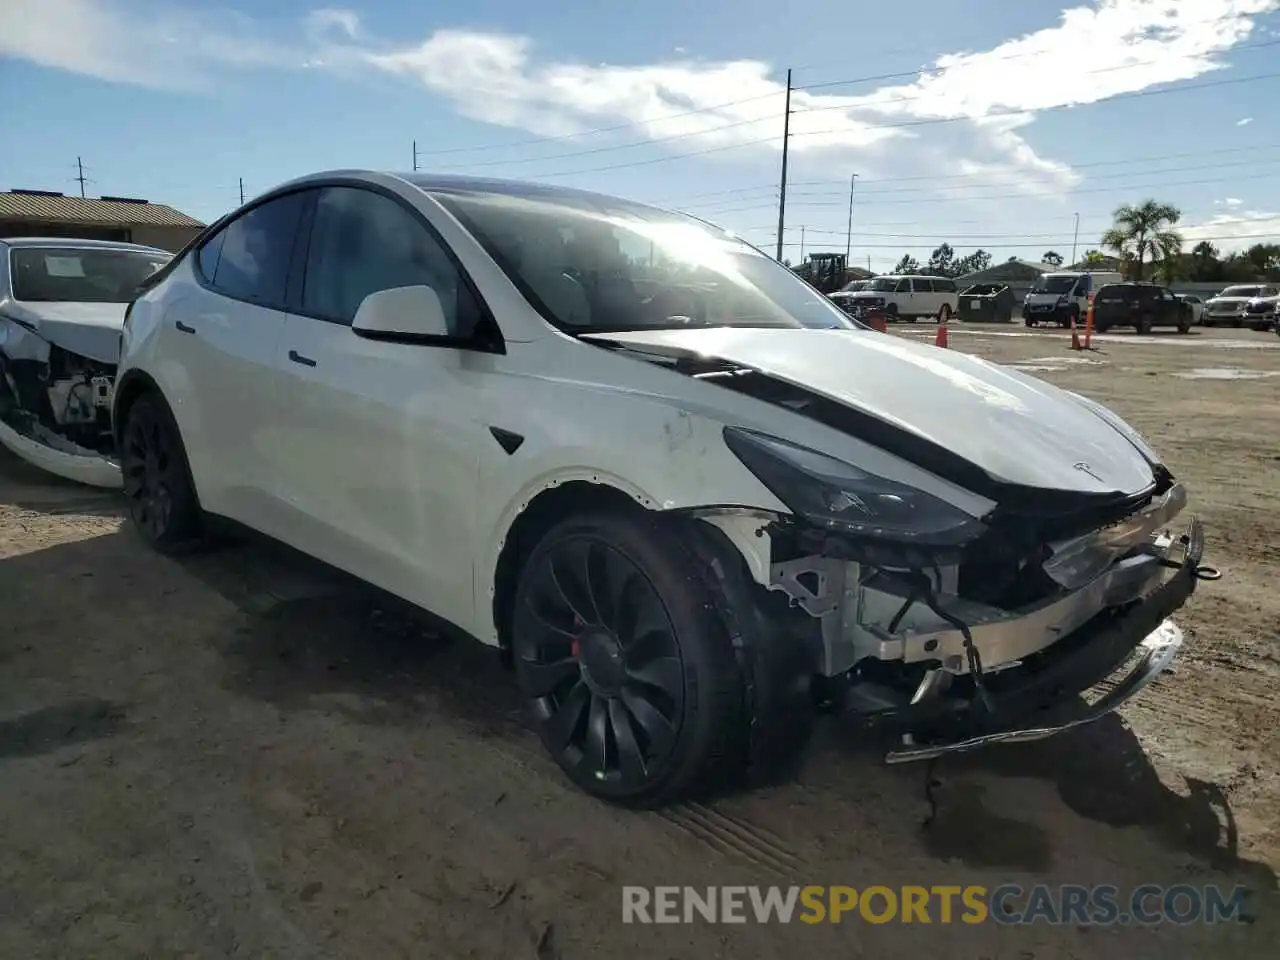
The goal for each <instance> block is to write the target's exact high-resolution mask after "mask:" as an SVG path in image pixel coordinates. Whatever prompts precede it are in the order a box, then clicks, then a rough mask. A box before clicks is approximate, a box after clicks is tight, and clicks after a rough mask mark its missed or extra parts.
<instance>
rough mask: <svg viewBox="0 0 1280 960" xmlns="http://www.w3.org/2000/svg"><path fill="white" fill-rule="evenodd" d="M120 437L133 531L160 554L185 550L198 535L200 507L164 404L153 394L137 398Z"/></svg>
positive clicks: (125, 488)
mask: <svg viewBox="0 0 1280 960" xmlns="http://www.w3.org/2000/svg"><path fill="white" fill-rule="evenodd" d="M120 436H121V443H120V450H119V459H120V474H121V477H122V478H123V481H124V494H125V498H126V499H127V500H128V504H129V518H130V520H132V521H133V527H134V529H135V530H137V531H138V533H139V534H140V535H141V536H142V539H144V540H145V541H147V543H148V544H150V545H151V546H152V547H153V548H154V549H156V550H158V551H160V552H161V553H175V552H179V551H180V550H182V549H184V548H186V547H188V546H190V545H191V544H192V543H193V542H194V541H196V540H197V539H198V538H199V536H200V504H199V501H198V500H197V498H196V492H195V485H194V484H193V483H192V481H191V470H190V468H189V467H188V465H187V452H186V448H185V447H184V446H183V444H182V437H181V435H180V434H179V432H178V424H177V422H176V421H175V420H174V419H173V414H172V413H171V412H170V410H169V407H168V405H167V404H165V402H164V401H163V400H162V399H161V398H160V397H159V396H158V395H156V394H154V393H148V394H145V395H144V396H142V397H139V398H138V399H137V400H136V401H135V402H134V404H133V405H132V406H131V407H130V408H129V412H128V414H127V419H126V420H125V423H124V428H123V429H122V430H121V431H120Z"/></svg>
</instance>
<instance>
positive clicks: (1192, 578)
mask: <svg viewBox="0 0 1280 960" xmlns="http://www.w3.org/2000/svg"><path fill="white" fill-rule="evenodd" d="M1183 539H1184V542H1185V551H1184V554H1183V560H1182V562H1181V564H1179V565H1178V569H1177V573H1175V574H1174V575H1173V576H1172V577H1170V578H1169V579H1168V580H1166V581H1165V582H1164V583H1163V584H1162V585H1161V586H1160V587H1158V588H1157V589H1156V590H1154V591H1153V592H1152V593H1150V594H1149V595H1148V596H1147V597H1146V598H1145V599H1144V600H1142V601H1141V602H1140V603H1138V604H1136V605H1135V606H1134V607H1132V608H1131V609H1130V610H1129V611H1127V612H1126V613H1124V614H1122V615H1121V616H1120V617H1118V618H1117V619H1116V620H1114V621H1113V622H1111V623H1110V624H1108V625H1107V626H1105V627H1104V628H1103V629H1101V630H1100V631H1097V634H1096V636H1094V637H1093V638H1092V639H1091V640H1090V641H1089V643H1088V645H1087V646H1086V647H1085V648H1084V650H1083V651H1081V652H1082V653H1085V654H1088V652H1089V651H1090V650H1094V649H1097V648H1108V647H1116V646H1123V647H1124V648H1125V649H1126V650H1127V651H1129V652H1130V653H1132V651H1134V650H1138V651H1139V652H1140V658H1139V660H1138V662H1137V664H1136V665H1135V666H1134V667H1133V669H1132V670H1131V671H1130V672H1129V673H1128V674H1127V675H1126V676H1125V677H1123V679H1120V680H1119V681H1117V682H1116V683H1115V685H1114V686H1112V688H1111V689H1110V690H1109V691H1108V692H1107V693H1106V694H1105V695H1103V696H1102V697H1101V698H1100V699H1099V700H1098V701H1097V702H1095V703H1093V704H1085V703H1083V702H1081V703H1080V704H1079V705H1078V706H1077V707H1076V709H1075V711H1074V714H1068V715H1066V716H1062V715H1059V718H1058V719H1056V720H1055V721H1054V722H1052V723H1039V724H1031V725H1027V726H1011V727H1008V728H1006V729H1002V730H994V731H989V732H985V733H981V734H978V735H975V736H971V737H968V738H965V739H961V740H956V741H952V742H943V743H928V744H914V743H906V744H904V745H903V746H902V747H900V748H898V749H896V750H892V751H890V752H889V753H888V755H887V756H886V757H885V762H886V763H906V762H909V761H913V760H931V759H934V758H935V757H940V756H943V755H945V754H949V753H963V752H966V751H970V750H977V749H979V748H981V747H986V746H989V745H992V744H997V743H1023V742H1027V741H1034V740H1043V739H1045V738H1047V737H1051V736H1053V735H1054V734H1057V733H1061V732H1062V731H1064V730H1070V729H1071V728H1072V727H1078V726H1082V725H1084V724H1086V723H1091V722H1093V721H1094V720H1097V719H1099V718H1101V717H1104V716H1106V715H1107V714H1109V713H1111V712H1113V711H1114V710H1116V708H1118V707H1119V706H1121V705H1122V704H1123V703H1125V702H1126V701H1127V700H1129V699H1130V698H1131V697H1133V696H1134V695H1135V694H1137V693H1138V692H1139V691H1141V690H1142V689H1143V688H1144V687H1146V686H1147V684H1149V683H1150V682H1151V681H1152V680H1154V679H1155V678H1156V677H1157V676H1159V675H1160V673H1161V672H1163V671H1164V669H1165V668H1166V667H1168V666H1169V664H1170V663H1172V662H1173V659H1174V657H1175V656H1177V654H1178V651H1179V650H1180V649H1181V647H1182V642H1183V634H1182V630H1181V629H1180V628H1179V627H1178V626H1177V625H1176V624H1174V623H1173V622H1172V621H1171V620H1169V619H1167V618H1168V617H1169V616H1170V615H1171V614H1172V613H1173V612H1174V611H1176V610H1177V609H1179V608H1180V607H1181V606H1182V605H1183V604H1184V603H1185V602H1186V601H1187V598H1189V597H1190V596H1191V594H1192V593H1193V592H1194V591H1195V588H1196V581H1197V580H1201V579H1204V580H1212V579H1217V577H1218V574H1217V571H1216V570H1213V569H1212V568H1208V567H1201V565H1200V560H1201V557H1202V556H1203V554H1204V530H1203V527H1202V526H1201V524H1200V521H1199V520H1197V519H1192V521H1191V524H1190V526H1189V527H1188V529H1187V532H1186V534H1185V535H1184V538H1183ZM1085 629H1088V628H1087V627H1086V628H1085ZM1135 637H1138V638H1141V639H1139V640H1138V641H1137V642H1136V643H1134V642H1133V638H1135ZM1010 693H1011V694H1012V697H1016V696H1017V694H1018V691H1016V690H1015V691H1010ZM1000 701H1001V698H999V697H997V698H996V707H995V712H996V713H997V714H998V713H999V712H1000Z"/></svg>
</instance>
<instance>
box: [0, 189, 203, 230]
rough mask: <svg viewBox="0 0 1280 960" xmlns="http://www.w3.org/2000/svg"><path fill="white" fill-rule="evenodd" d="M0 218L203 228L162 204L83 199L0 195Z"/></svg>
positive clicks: (27, 194) (184, 215)
mask: <svg viewBox="0 0 1280 960" xmlns="http://www.w3.org/2000/svg"><path fill="white" fill-rule="evenodd" d="M0 218H2V219H13V220H18V219H22V220H43V221H45V222H48V223H105V224H113V225H119V226H157V227H203V226H204V224H203V223H201V222H200V221H199V220H196V219H195V218H194V217H189V216H187V215H186V214H185V213H182V212H180V211H178V210H175V209H174V208H173V207H169V206H165V205H164V204H163V203H127V202H123V201H119V200H95V199H89V198H85V197H51V196H43V195H40V194H31V193H0Z"/></svg>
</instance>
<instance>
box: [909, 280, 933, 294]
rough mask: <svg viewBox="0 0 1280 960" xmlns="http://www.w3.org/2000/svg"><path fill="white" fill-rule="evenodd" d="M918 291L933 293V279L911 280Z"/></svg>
mask: <svg viewBox="0 0 1280 960" xmlns="http://www.w3.org/2000/svg"><path fill="white" fill-rule="evenodd" d="M911 286H912V287H914V288H915V292H916V293H933V281H932V280H924V279H921V278H917V279H915V280H912V281H911Z"/></svg>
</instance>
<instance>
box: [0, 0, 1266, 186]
mask: <svg viewBox="0 0 1280 960" xmlns="http://www.w3.org/2000/svg"><path fill="white" fill-rule="evenodd" d="M141 2H142V3H143V4H144V5H143V6H140V5H139V3H138V2H134V0H7V3H6V5H5V8H4V12H3V13H0V55H5V54H7V55H10V56H18V57H24V58H26V59H30V60H34V61H36V62H38V63H43V64H45V65H48V66H55V67H61V68H64V69H68V70H77V71H79V72H82V73H88V74H91V75H93V76H99V77H103V78H105V79H110V80H117V81H124V82H130V83H138V84H147V85H153V86H183V85H191V84H193V83H198V82H200V81H202V80H205V79H207V77H208V76H209V75H210V74H211V73H212V72H213V71H214V70H215V69H217V68H224V69H225V68H226V67H228V66H238V67H268V66H273V67H278V66H286V67H300V66H304V65H307V66H324V67H333V66H337V65H345V66H350V65H352V64H363V65H364V66H365V68H373V69H375V70H379V71H383V72H385V73H387V74H390V75H394V76H400V77H404V78H407V79H410V80H413V81H414V82H417V83H420V84H421V85H422V86H423V87H425V88H426V89H427V90H429V91H431V92H433V93H435V94H437V95H439V96H441V97H443V98H444V99H446V100H447V101H449V102H450V103H452V104H453V106H454V107H455V109H457V110H458V111H459V112H460V113H462V114H464V115H466V116H468V117H471V118H473V119H477V120H481V121H484V122H487V123H491V124H494V125H498V126H504V127H509V128H514V129H520V130H525V131H528V132H531V133H534V134H537V135H551V136H555V135H561V134H571V133H580V132H583V131H586V130H589V129H593V128H597V127H613V126H617V125H627V124H636V125H637V126H635V127H633V128H631V129H628V130H624V131H620V132H619V133H618V134H616V135H615V136H613V137H609V138H604V137H602V138H600V139H595V140H592V141H588V142H585V143H584V142H578V143H569V144H565V145H563V149H555V150H548V151H542V153H543V156H544V158H545V159H546V160H547V161H548V162H547V166H549V167H551V168H553V169H556V170H560V171H564V170H566V169H570V168H577V169H583V170H589V169H591V168H593V167H597V166H607V165H609V164H611V163H626V162H627V161H628V160H631V159H635V158H647V157H649V156H651V155H652V154H647V153H646V154H633V153H627V152H610V153H608V154H606V155H605V156H602V157H599V158H595V157H584V158H582V159H578V160H570V159H568V158H560V159H557V155H558V154H562V153H563V154H569V153H574V152H579V151H582V150H583V149H588V150H589V149H592V148H594V147H595V146H596V145H597V144H599V145H601V146H602V147H610V146H616V145H617V144H618V143H619V142H626V141H627V140H641V139H644V140H647V141H660V142H661V141H668V142H669V141H675V142H671V143H669V145H668V146H666V147H665V149H666V150H667V152H668V153H682V152H694V151H698V150H704V151H708V154H709V155H708V160H712V159H716V158H719V157H724V158H726V159H732V158H737V157H741V156H743V155H747V156H750V153H749V152H748V151H747V150H735V149H731V148H736V147H740V146H741V147H746V146H749V145H750V146H754V147H755V149H756V150H758V151H765V150H777V149H778V147H779V145H780V139H781V138H780V134H781V125H782V118H781V113H782V110H781V101H782V95H783V89H782V86H781V84H780V83H779V81H778V79H777V77H778V71H777V69H776V68H775V66H774V65H772V64H769V63H765V62H762V61H758V60H751V59H742V60H704V59H700V58H698V57H695V56H692V55H690V54H688V53H686V52H684V48H676V52H675V53H674V54H672V55H671V56H670V57H668V58H664V59H662V60H659V61H657V62H649V63H633V64H599V63H590V62H587V61H585V60H578V61H575V60H564V59H561V60H557V59H550V58H544V57H541V56H539V53H538V49H537V46H536V44H535V42H534V40H533V39H531V38H529V37H525V36H520V35H515V34H509V33H501V32H493V31H480V30H470V29H440V30H436V31H435V32H433V33H432V34H430V35H429V36H428V37H427V38H426V39H424V40H422V41H420V42H415V43H404V42H402V41H391V40H382V41H379V40H376V39H373V38H370V37H369V36H367V35H366V33H365V32H364V31H363V30H362V28H361V24H360V20H359V18H358V16H357V15H356V13H355V12H353V11H351V10H345V9H323V10H316V11H313V12H312V13H311V14H310V15H309V16H308V17H307V18H305V20H304V22H303V23H302V24H301V25H300V28H299V29H297V30H296V31H295V33H296V36H294V37H292V38H288V39H287V40H281V41H276V40H271V39H264V37H268V36H269V33H270V31H268V30H266V29H264V28H262V26H261V25H260V24H259V25H257V26H256V27H255V25H254V24H252V23H250V22H248V21H247V20H245V19H243V18H240V19H237V18H235V17H234V16H231V15H228V14H225V13H222V12H219V13H218V14H217V15H216V16H213V15H205V14H195V13H186V12H182V11H181V10H180V9H175V8H174V7H172V6H167V5H160V2H159V0H141ZM148 3H149V4H150V5H149V6H148V5H145V4H148ZM1277 8H1280V0H1180V2H1177V3H1174V2H1172V0H1096V2H1094V3H1092V4H1088V5H1085V4H1081V5H1078V6H1076V7H1073V8H1071V9H1069V10H1066V11H1064V12H1063V13H1062V15H1061V19H1060V22H1058V23H1057V24H1055V25H1053V26H1050V27H1046V28H1044V29H1041V30H1037V31H1035V32H1033V33H1029V34H1027V35H1025V36H1022V37H1018V38H1015V39H1011V40H1007V41H1004V42H1002V43H1000V44H998V45H996V46H994V47H992V48H991V49H989V50H983V51H975V52H964V53H955V54H948V55H946V56H943V57H940V58H938V59H937V60H936V61H935V62H934V63H933V64H931V65H929V66H927V67H925V68H924V69H923V70H922V71H921V73H920V74H919V75H918V76H917V77H915V78H914V79H912V80H910V81H909V82H903V83H898V84H891V85H886V86H882V87H880V88H878V89H873V90H871V91H870V92H866V93H859V94H857V95H846V94H840V93H835V92H832V91H834V90H838V89H840V88H838V87H836V88H824V89H822V90H815V91H813V92H809V91H804V90H800V91H796V92H795V93H794V94H793V97H792V106H793V110H794V111H795V112H794V115H793V117H792V121H791V124H792V133H793V135H794V139H793V140H792V149H793V151H794V153H795V154H796V155H797V156H803V155H809V156H812V157H815V158H816V159H815V163H821V164H826V165H827V166H829V167H830V168H831V169H833V170H834V169H840V170H845V169H849V168H850V165H851V164H852V163H855V162H856V163H857V164H858V166H857V167H856V169H858V170H859V171H861V172H864V173H870V174H871V176H872V177H874V176H876V175H878V173H879V171H881V170H892V171H893V172H894V174H896V175H900V174H901V173H902V172H904V171H907V172H911V171H914V170H919V171H921V172H925V173H936V172H942V171H945V172H946V173H954V172H956V171H957V170H958V171H959V172H962V173H967V174H970V175H971V176H970V177H969V178H968V179H967V180H966V181H965V186H964V187H963V188H959V187H957V188H955V189H952V190H949V191H943V192H944V193H949V194H950V195H952V196H953V197H957V198H960V197H963V196H964V195H965V194H966V192H967V191H968V190H969V189H971V188H972V187H974V186H978V187H981V186H987V185H990V184H999V185H1001V186H1005V187H1009V186H1012V187H1015V188H1021V189H1025V190H1026V191H1027V192H1029V193H1040V194H1045V195H1058V194H1061V192H1062V191H1063V190H1064V189H1066V188H1068V187H1070V186H1071V185H1073V184H1075V183H1076V182H1078V181H1079V179H1080V177H1079V175H1078V174H1076V173H1074V172H1073V171H1072V170H1071V169H1070V168H1069V167H1068V166H1066V165H1065V164H1062V163H1060V162H1057V161H1054V160H1052V159H1048V158H1045V157H1042V156H1040V155H1039V154H1038V153H1037V152H1036V151H1035V149H1034V148H1033V147H1032V146H1031V145H1030V144H1029V143H1028V141H1027V139H1026V138H1025V136H1024V134H1025V130H1026V128H1027V126H1028V125H1030V124H1032V123H1033V122H1034V121H1035V119H1036V116H1037V112H1038V111H1041V110H1044V109H1048V108H1056V107H1062V106H1069V105H1084V104H1089V103H1093V102H1096V101H1098V100H1101V99H1104V98H1106V97H1110V96H1114V95H1117V94H1124V93H1132V92H1137V91H1142V90H1146V89H1149V88H1151V87H1154V86H1157V85H1162V84H1169V83H1174V82H1176V81H1180V80H1188V79H1192V78H1194V77H1198V76H1201V75H1203V74H1205V73H1208V72H1210V71H1213V70H1217V69H1221V68H1222V67H1223V66H1225V65H1226V64H1225V63H1224V62H1223V61H1222V60H1221V59H1220V55H1221V54H1223V53H1225V52H1227V51H1229V50H1230V49H1231V48H1232V47H1233V46H1235V45H1236V44H1238V43H1240V42H1241V41H1242V40H1244V39H1245V38H1247V37H1248V36H1249V34H1250V32H1251V31H1252V30H1253V28H1254V23H1253V18H1254V17H1255V16H1256V15H1258V14H1261V13H1264V12H1268V11H1271V10H1274V9H1277ZM1082 50H1085V51H1088V57H1087V59H1085V60H1082V58H1081V53H1080V51H1082ZM851 62H852V61H851ZM851 72H852V68H851ZM744 101H745V102H744ZM955 117H963V118H967V119H964V120H962V121H959V122H951V121H950V119H949V118H955ZM938 121H947V122H938ZM721 151H723V152H721ZM530 162H531V163H533V162H534V161H530ZM537 173H538V171H534V175H535V176H536V175H537Z"/></svg>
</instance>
